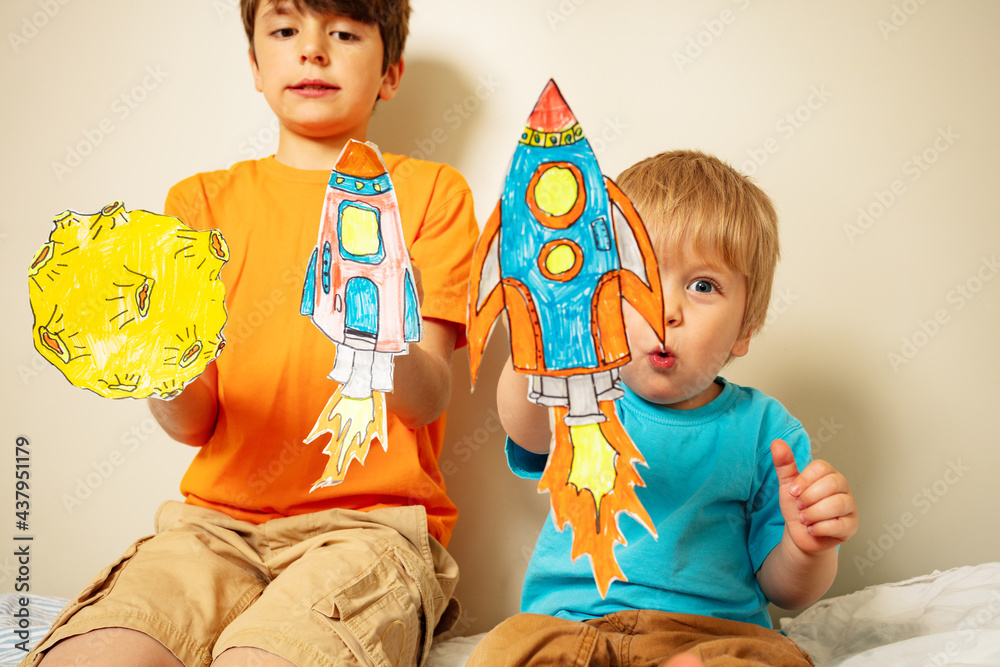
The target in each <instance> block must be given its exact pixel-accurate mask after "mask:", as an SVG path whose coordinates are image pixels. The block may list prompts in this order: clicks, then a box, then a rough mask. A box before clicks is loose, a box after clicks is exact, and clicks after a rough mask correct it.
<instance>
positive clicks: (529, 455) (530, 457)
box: [505, 438, 549, 479]
mask: <svg viewBox="0 0 1000 667" xmlns="http://www.w3.org/2000/svg"><path fill="white" fill-rule="evenodd" d="M505 449H506V451H507V465H508V466H510V470H511V472H513V473H514V474H515V475H517V476H518V477H522V478H524V479H541V478H542V473H543V472H545V462H546V461H548V458H549V457H548V456H546V455H545V454H536V453H534V452H529V451H528V450H527V449H525V448H523V447H521V446H520V445H518V444H517V443H516V442H514V441H513V440H511V439H510V438H507V445H506V448H505Z"/></svg>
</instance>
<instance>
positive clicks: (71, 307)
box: [28, 202, 229, 398]
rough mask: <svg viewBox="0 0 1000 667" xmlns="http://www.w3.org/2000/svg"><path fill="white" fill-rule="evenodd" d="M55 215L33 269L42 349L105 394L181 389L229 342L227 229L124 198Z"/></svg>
mask: <svg viewBox="0 0 1000 667" xmlns="http://www.w3.org/2000/svg"><path fill="white" fill-rule="evenodd" d="M52 222H53V229H52V233H51V234H50V235H49V240H48V242H47V243H45V244H44V245H43V246H42V247H41V249H40V250H39V251H38V252H37V253H36V254H35V257H34V259H33V260H32V262H31V265H30V267H29V269H28V294H29V299H30V302H31V310H32V314H33V315H34V325H33V330H32V334H33V338H34V344H35V349H36V350H38V352H39V353H40V354H41V355H42V356H43V357H45V359H47V360H48V361H49V362H50V363H52V364H53V365H54V366H55V367H56V368H58V369H59V370H60V371H62V373H63V374H64V375H65V376H66V378H67V379H68V380H69V381H70V382H71V383H73V384H74V385H76V386H78V387H82V388H84V389H90V390H91V391H94V392H96V393H97V394H100V395H101V396H104V397H106V398H146V397H149V396H159V397H161V398H172V397H173V396H176V395H177V394H178V393H180V391H181V389H183V388H184V385H185V384H187V383H188V382H190V381H191V380H193V379H194V378H196V377H197V376H198V375H199V374H200V373H201V372H202V371H204V370H205V367H206V366H207V365H208V363H209V362H210V361H212V360H213V359H215V358H216V357H217V356H218V354H219V353H220V352H221V351H222V348H223V346H224V345H225V339H224V338H223V337H222V328H223V327H224V326H225V324H226V306H225V287H224V286H223V284H222V279H221V277H220V275H219V272H220V271H221V269H222V266H223V265H224V264H225V263H226V261H228V259H229V248H228V246H227V245H226V241H225V239H224V238H223V237H222V234H221V233H219V232H218V231H216V230H210V231H203V232H196V231H194V230H193V229H191V228H190V227H188V226H187V225H185V224H184V223H182V222H181V221H180V220H178V219H177V218H172V217H168V216H164V215H157V214H155V213H149V212H148V211H126V210H125V206H124V205H123V204H122V203H121V202H114V203H112V204H108V205H107V206H105V207H104V208H103V209H102V210H101V211H100V212H99V213H95V214H93V215H89V214H81V213H77V212H75V211H64V212H63V213H60V214H59V215H57V216H56V217H55V218H54V219H53V221H52Z"/></svg>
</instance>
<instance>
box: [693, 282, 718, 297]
mask: <svg viewBox="0 0 1000 667" xmlns="http://www.w3.org/2000/svg"><path fill="white" fill-rule="evenodd" d="M689 289H692V290H694V291H695V292H698V293H699V294H711V293H712V292H714V291H715V285H714V284H713V283H712V282H711V281H709V280H705V279H704V278H701V279H699V280H696V281H694V282H693V283H691V285H690V287H689Z"/></svg>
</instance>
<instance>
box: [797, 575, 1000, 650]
mask: <svg viewBox="0 0 1000 667" xmlns="http://www.w3.org/2000/svg"><path fill="white" fill-rule="evenodd" d="M781 629H782V630H783V631H784V632H785V634H787V635H788V636H789V637H791V638H792V639H793V640H794V641H795V642H796V643H797V644H798V645H799V646H801V647H802V648H804V649H805V650H806V651H808V652H809V654H810V655H811V656H812V657H813V660H814V661H815V662H816V664H817V665H819V666H820V667H860V666H862V665H864V666H865V667H868V666H871V667H875V666H879V667H883V666H889V665H905V666H906V667H911V666H912V667H944V665H948V666H949V667H967V666H972V665H976V666H979V665H990V666H991V667H996V666H998V665H1000V563H984V564H982V565H976V566H970V567H959V568H955V569H952V570H947V571H945V572H934V573H933V574H929V575H924V576H921V577H915V578H913V579H908V580H906V581H900V582H897V583H892V584H881V585H878V586H870V587H868V588H865V589H864V590H861V591H858V592H856V593H851V594H850V595H844V596H841V597H838V598H831V599H829V600H821V601H820V602H817V603H816V604H815V605H813V606H812V607H810V608H809V609H807V610H805V611H803V612H802V613H801V614H799V615H798V616H797V617H796V618H794V619H782V624H781Z"/></svg>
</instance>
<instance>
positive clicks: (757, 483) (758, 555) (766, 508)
mask: <svg viewBox="0 0 1000 667" xmlns="http://www.w3.org/2000/svg"><path fill="white" fill-rule="evenodd" d="M777 438H781V439H782V440H784V441H785V442H787V443H788V445H789V446H790V447H791V448H792V454H794V455H795V463H796V464H797V465H798V466H799V470H802V469H803V468H805V467H806V466H807V465H809V462H810V461H812V454H811V449H810V445H809V435H808V434H807V433H806V431H805V429H804V428H802V425H801V424H799V423H798V422H795V423H794V425H792V426H790V427H789V428H788V429H787V430H786V431H785V432H784V433H779V434H776V435H775V436H774V437H773V438H770V439H768V440H767V442H764V441H763V440H762V441H761V446H760V450H761V451H760V452H759V453H758V456H757V469H756V473H755V474H754V489H753V494H752V496H751V504H750V535H749V541H748V547H749V551H750V560H751V562H752V563H753V569H754V572H756V571H757V570H758V569H759V568H760V566H761V565H763V564H764V559H765V558H767V556H768V554H770V553H771V551H772V550H773V549H774V548H775V547H776V546H778V544H779V543H780V542H781V536H782V534H783V533H784V531H785V519H784V517H782V516H781V508H780V506H779V502H778V500H779V499H778V473H777V472H775V470H774V461H773V460H772V458H771V447H770V445H771V441H773V440H774V439H777Z"/></svg>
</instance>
